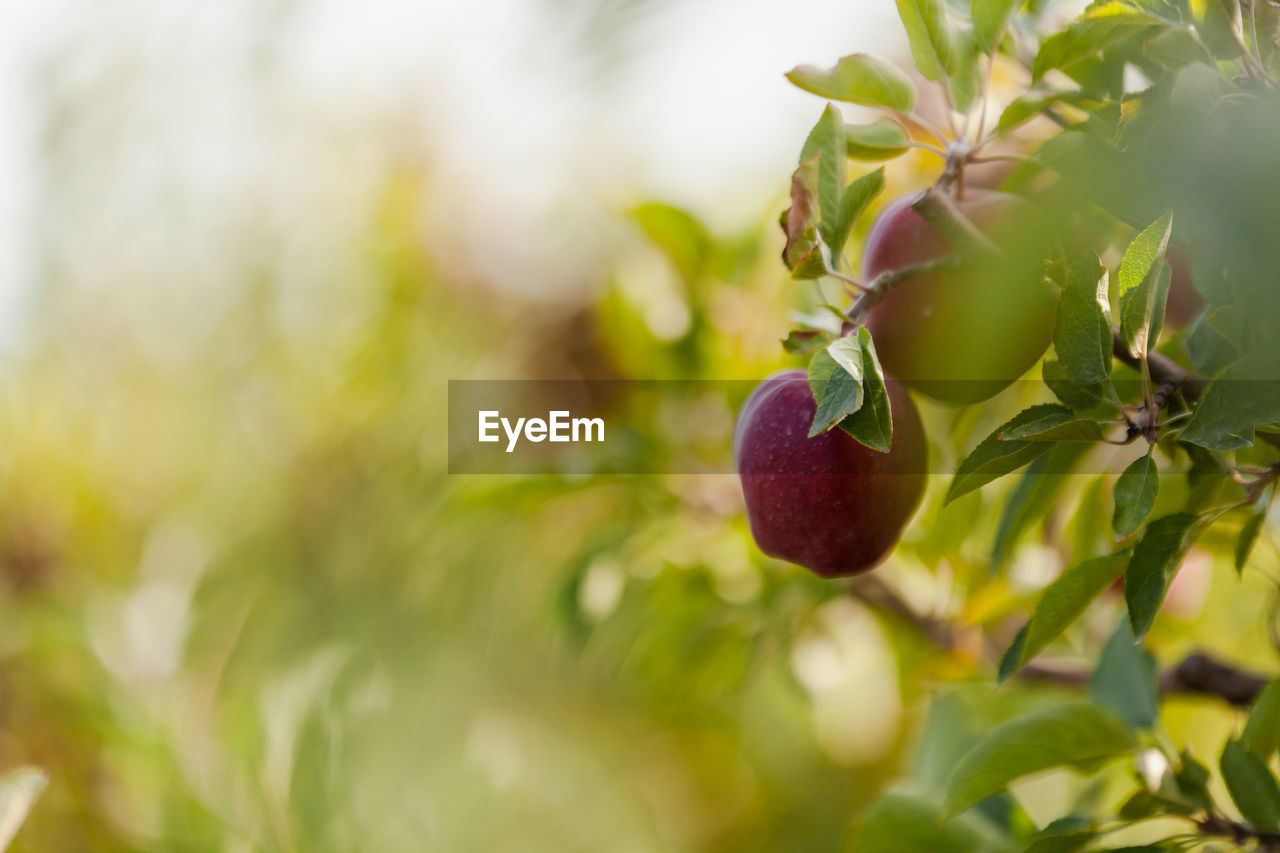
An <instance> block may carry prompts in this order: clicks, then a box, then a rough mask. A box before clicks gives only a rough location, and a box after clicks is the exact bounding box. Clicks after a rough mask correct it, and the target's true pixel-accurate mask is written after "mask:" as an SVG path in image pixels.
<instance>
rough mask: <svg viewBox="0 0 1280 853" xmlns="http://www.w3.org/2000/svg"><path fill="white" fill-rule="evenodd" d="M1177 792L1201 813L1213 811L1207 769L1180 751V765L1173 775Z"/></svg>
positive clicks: (1188, 754) (1184, 751)
mask: <svg viewBox="0 0 1280 853" xmlns="http://www.w3.org/2000/svg"><path fill="white" fill-rule="evenodd" d="M1173 782H1174V785H1175V786H1176V787H1177V792H1178V793H1179V794H1180V795H1181V796H1182V798H1183V799H1184V800H1186V801H1187V802H1188V803H1190V804H1191V805H1192V806H1193V807H1195V808H1197V809H1200V810H1201V811H1206V812H1208V811H1213V797H1212V796H1210V795H1209V768H1208V767H1205V766H1204V765H1203V764H1201V763H1200V762H1199V761H1196V759H1195V758H1194V757H1193V756H1192V755H1191V753H1190V752H1188V751H1187V750H1185V749H1184V750H1182V764H1181V766H1180V767H1178V769H1177V771H1176V772H1175V773H1174V774H1173Z"/></svg>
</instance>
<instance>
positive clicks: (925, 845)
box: [852, 793, 999, 853]
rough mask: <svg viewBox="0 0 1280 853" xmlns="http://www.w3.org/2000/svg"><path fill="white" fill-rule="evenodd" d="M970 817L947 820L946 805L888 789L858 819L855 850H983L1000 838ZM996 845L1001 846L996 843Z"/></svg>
mask: <svg viewBox="0 0 1280 853" xmlns="http://www.w3.org/2000/svg"><path fill="white" fill-rule="evenodd" d="M991 835H992V833H989V832H983V831H982V830H981V829H979V828H978V824H977V822H976V821H973V820H971V819H969V818H966V817H963V816H962V817H958V818H952V819H951V820H944V819H943V814H942V809H940V808H939V807H938V806H937V805H935V804H934V803H932V802H930V801H929V800H926V799H924V798H922V797H914V796H911V795H909V794H903V793H888V794H885V795H884V796H883V797H881V798H880V799H879V800H878V801H877V802H876V804H875V805H874V806H872V807H871V810H870V811H869V812H867V813H866V814H865V815H863V816H862V818H861V819H860V820H859V821H858V828H857V830H856V832H855V834H854V838H853V844H852V850H853V851H855V853H979V851H988V850H992V849H993V846H994V845H996V844H998V840H997V839H994V838H992V837H991ZM994 849H999V847H995V848H994Z"/></svg>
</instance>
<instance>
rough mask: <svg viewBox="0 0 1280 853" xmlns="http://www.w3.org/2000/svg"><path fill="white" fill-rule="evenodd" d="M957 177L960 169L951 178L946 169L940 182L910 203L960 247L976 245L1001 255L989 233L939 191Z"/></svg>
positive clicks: (988, 251) (917, 211)
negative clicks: (980, 228) (988, 235)
mask: <svg viewBox="0 0 1280 853" xmlns="http://www.w3.org/2000/svg"><path fill="white" fill-rule="evenodd" d="M948 169H950V166H948ZM958 177H959V174H958V172H957V173H956V174H954V175H952V176H951V178H950V180H948V176H947V173H945V172H944V173H943V177H942V179H940V180H939V181H938V185H937V186H934V187H932V188H931V189H928V190H925V191H924V193H922V194H921V195H920V197H919V198H918V199H916V200H915V201H914V202H912V203H911V206H912V208H914V209H915V211H916V213H919V214H920V215H921V216H923V217H924V218H925V219H927V220H929V222H930V223H932V224H933V226H934V227H935V228H937V229H938V230H939V231H941V232H942V234H943V236H945V237H946V238H947V239H948V240H950V241H951V243H952V244H953V245H954V246H956V247H957V248H965V247H968V246H975V247H977V248H979V249H981V250H982V251H984V252H987V253H990V254H999V253H1000V248H999V247H998V246H997V245H996V244H995V243H993V242H992V241H991V239H990V238H989V237H987V235H986V234H983V233H982V232H981V231H979V230H978V226H976V225H974V224H973V223H972V222H971V221H970V220H969V218H968V217H967V216H965V215H964V213H962V212H961V211H960V208H958V207H956V205H955V202H953V201H952V200H951V199H950V198H948V197H947V194H946V193H945V192H939V191H938V189H939V186H941V187H944V188H945V187H947V186H949V185H950V183H951V182H953V181H954V180H956V179H957V178H958Z"/></svg>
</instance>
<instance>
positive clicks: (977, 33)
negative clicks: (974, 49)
mask: <svg viewBox="0 0 1280 853" xmlns="http://www.w3.org/2000/svg"><path fill="white" fill-rule="evenodd" d="M1022 2H1023V0H973V3H972V4H970V7H969V17H970V19H971V20H972V21H973V37H974V39H975V40H976V41H977V43H978V49H979V50H981V51H982V52H983V53H991V52H992V51H993V50H995V49H996V47H997V46H999V44H1000V36H1001V35H1003V34H1004V29H1005V27H1006V26H1008V24H1009V19H1010V18H1012V17H1013V15H1014V13H1015V12H1016V11H1018V9H1019V7H1021V6H1022Z"/></svg>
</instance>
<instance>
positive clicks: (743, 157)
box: [0, 0, 905, 342]
mask: <svg viewBox="0 0 1280 853" xmlns="http://www.w3.org/2000/svg"><path fill="white" fill-rule="evenodd" d="M599 5H601V4H599V3H591V2H584V1H583V0H469V2H465V3H459V2H443V0H428V2H426V3H423V2H420V0H315V1H314V2H303V3H298V4H289V3H283V2H281V3H274V4H272V3H262V2H260V1H259V0H225V2H219V3H198V2H194V0H191V2H186V3H174V2H171V0H120V1H119V2H113V3H111V4H96V3H91V2H87V0H80V2H77V0H45V2H41V3H33V4H11V6H10V8H8V9H7V14H6V24H5V26H4V27H2V28H0V342H3V341H7V340H10V339H11V337H12V332H13V331H14V329H15V325H17V326H18V327H20V326H21V321H20V316H21V315H20V306H21V305H22V304H24V301H25V300H24V299H23V297H24V295H29V293H30V290H31V288H32V286H33V281H34V278H35V269H36V265H35V260H36V259H35V257H34V253H33V251H32V249H33V242H34V241H33V231H34V228H33V221H34V219H35V218H36V216H37V214H38V213H39V211H40V207H39V204H38V200H39V198H40V193H41V189H40V181H41V178H40V176H39V175H38V174H37V166H38V164H39V159H38V155H39V151H38V148H37V146H38V144H39V143H38V135H37V134H38V131H39V128H40V124H39V120H40V118H41V116H42V114H43V112H44V111H45V110H47V108H48V104H47V103H46V101H45V96H46V92H45V91H44V88H43V86H44V83H43V81H44V80H45V78H44V77H43V76H42V75H43V74H44V73H45V72H46V71H47V66H43V65H42V64H41V63H42V62H43V61H46V58H47V57H48V56H50V55H52V52H53V51H56V50H58V49H60V48H64V47H65V46H66V45H68V44H81V45H84V46H85V48H86V49H85V51H84V53H86V54H89V55H90V56H89V58H87V59H82V58H81V57H80V55H79V51H77V52H74V53H75V56H76V62H78V63H82V64H83V65H84V68H87V69H89V70H88V72H87V73H89V74H93V73H95V72H94V69H95V68H99V67H108V68H109V67H111V66H110V65H109V64H107V63H103V64H100V65H97V66H95V65H94V62H93V60H92V55H97V54H102V55H110V52H111V51H112V50H118V51H120V52H121V53H122V54H123V55H127V56H128V55H133V54H137V55H138V56H140V58H141V59H140V61H141V63H142V67H143V68H144V74H143V77H144V78H145V80H146V81H147V86H149V87H152V88H153V89H154V91H152V92H151V93H150V95H149V96H148V97H150V98H153V99H155V101H156V102H157V103H163V104H165V105H166V106H165V107H164V108H163V110H162V112H163V116H162V120H163V121H164V122H168V123H169V125H172V127H169V126H167V125H166V126H165V127H164V128H162V129H163V130H164V131H165V132H164V133H157V134H156V135H155V136H154V137H153V138H154V141H155V142H154V144H155V145H156V147H157V150H159V151H163V150H164V148H165V146H169V148H170V149H172V150H176V151H177V152H179V155H180V157H179V159H181V160H182V161H183V162H184V163H186V168H187V169H188V172H190V171H191V170H193V169H194V170H195V171H197V172H199V171H203V174H188V175H187V178H189V179H190V180H191V182H192V185H193V186H195V187H197V191H196V196H195V198H197V199H201V198H203V196H201V195H199V193H200V192H208V193H209V194H210V195H209V198H210V203H214V202H216V200H217V198H218V192H217V191H216V190H215V189H210V188H209V187H208V186H206V185H213V187H214V188H216V187H217V186H221V185H225V186H234V185H235V181H234V180H231V179H229V178H232V177H234V174H235V173H240V174H242V175H253V174H255V173H256V172H260V171H261V170H262V169H264V168H266V166H265V165H264V164H265V162H266V161H263V162H261V163H258V162H255V161H256V160H257V159H258V158H260V156H261V149H262V146H261V145H258V146H257V147H256V148H255V146H254V143H253V141H252V140H253V133H255V132H258V133H261V134H264V135H268V136H269V135H270V133H271V130H270V129H269V128H264V127H258V128H257V130H256V131H255V129H254V128H255V125H254V124H253V123H252V122H251V121H245V120H236V121H230V122H229V123H224V124H220V122H224V121H225V119H226V116H227V115H228V114H239V113H237V111H239V112H241V113H245V114H246V115H249V114H251V110H252V109H253V108H252V107H251V106H247V105H251V104H253V103H254V102H255V93H254V92H252V91H248V90H247V89H248V87H246V85H245V82H244V80H243V78H242V77H237V76H236V74H235V70H236V63H237V62H239V61H241V60H242V59H243V56H244V54H246V52H249V51H252V50H258V51H261V52H262V53H263V54H264V55H267V56H269V57H270V60H271V62H272V63H274V66H275V68H276V71H275V74H276V78H275V79H277V80H280V81H282V83H281V84H280V86H279V87H278V89H277V91H276V92H275V93H274V96H275V97H277V98H279V99H280V100H279V101H276V102H273V104H274V106H273V109H275V110H276V111H277V112H279V111H280V110H281V109H282V108H281V107H280V104H281V103H283V104H284V105H285V106H284V108H283V109H284V111H286V112H287V111H289V110H293V109H295V108H296V109H297V110H298V111H301V112H308V113H311V114H320V115H324V116H325V117H326V119H327V120H328V121H329V122H330V123H333V124H336V125H338V126H339V127H356V126H364V125H373V126H383V127H411V128H413V130H414V132H415V134H414V138H415V139H418V140H421V141H422V144H423V145H424V146H425V147H426V148H427V149H429V150H428V151H425V152H424V154H425V156H427V157H428V159H429V161H430V162H431V163H432V165H433V168H434V170H435V172H436V174H437V176H438V178H439V182H440V186H439V193H440V197H441V198H443V199H447V200H448V203H449V215H450V216H453V217H457V220H458V222H459V223H461V227H460V228H459V230H458V232H457V233H460V234H462V235H464V236H463V237H460V238H459V237H457V235H456V234H455V235H454V236H453V237H451V238H450V239H457V240H459V241H460V242H462V243H464V244H465V245H460V246H458V247H457V249H458V251H460V252H462V253H463V254H465V255H468V256H471V257H472V259H473V260H474V261H475V263H476V264H478V265H479V267H480V268H481V269H482V271H485V272H488V273H490V274H496V273H497V272H499V271H500V270H503V269H507V270H509V269H511V268H513V267H517V268H520V269H522V270H525V271H527V276H525V280H526V282H527V284H526V286H530V287H545V288H548V289H549V290H552V289H555V288H557V287H561V286H566V283H567V282H569V281H570V280H572V279H575V278H578V279H580V278H581V277H582V276H583V275H589V272H590V271H589V269H573V264H574V263H578V264H586V265H589V264H590V263H591V258H592V253H591V252H590V251H577V252H574V253H572V254H573V255H574V258H573V259H572V260H571V262H570V263H569V265H568V267H569V268H567V269H566V268H565V264H564V260H565V257H566V254H565V252H563V251H554V250H553V249H554V248H555V247H554V246H553V247H552V249H547V248H545V247H546V246H547V244H548V238H547V236H546V235H547V234H549V233H551V234H554V235H556V236H554V237H552V238H550V239H551V241H552V242H554V240H555V239H568V238H567V237H566V236H565V235H566V232H567V231H571V230H573V229H575V228H577V227H579V226H582V227H589V226H591V225H592V223H596V222H598V221H599V220H600V218H601V217H602V216H606V217H607V215H608V214H610V213H613V212H616V211H617V210H618V209H621V208H622V207H623V206H624V205H626V204H627V203H628V202H629V201H631V200H634V199H635V198H639V197H643V196H655V197H659V198H663V199H666V200H670V201H674V202H677V203H680V204H684V205H687V206H690V207H692V208H693V209H695V210H696V211H697V212H699V213H700V214H702V215H704V216H706V217H708V218H710V219H711V221H712V222H714V223H717V224H720V225H734V224H742V223H746V222H750V221H753V220H754V219H756V218H758V217H759V216H760V215H761V212H762V210H763V208H764V206H765V205H767V204H768V203H769V202H770V201H771V200H772V199H774V198H776V197H777V196H778V195H779V193H781V191H782V189H783V188H784V187H785V181H786V177H787V175H788V173H789V171H790V168H791V166H792V164H793V163H794V158H795V155H796V149H797V148H798V146H799V144H800V142H801V141H802V139H803V135H804V133H805V131H806V129H807V128H808V127H809V126H810V125H812V123H813V121H814V120H815V119H816V117H817V115H818V113H819V112H820V110H821V101H820V100H819V99H818V98H816V97H813V96H810V95H807V94H805V93H803V92H800V91H799V90H797V89H794V88H793V87H791V86H790V85H789V84H788V83H787V82H786V81H785V79H784V78H783V76H782V75H783V73H784V72H785V71H786V70H787V69H789V68H791V67H792V66H794V65H796V64H800V63H815V64H828V63H830V62H832V61H834V60H835V59H836V58H837V57H838V56H840V55H842V54H845V53H850V52H853V51H858V50H867V51H874V52H877V53H880V54H882V55H887V56H895V55H900V54H901V53H902V51H903V50H904V45H905V37H904V36H903V34H902V31H901V27H900V25H899V24H898V22H897V19H896V17H895V13H894V6H893V3H892V2H891V0H792V2H781V1H780V0H696V2H686V0H656V2H651V3H650V5H651V6H652V8H646V9H643V10H642V13H641V14H634V15H631V16H630V17H628V15H627V13H626V12H625V10H624V11H623V12H620V13H615V16H614V18H613V19H612V26H606V27H605V28H604V29H605V31H606V32H608V33H611V35H609V36H608V37H607V38H603V39H601V38H597V37H596V36H593V35H586V34H585V33H587V32H595V30H590V29H589V26H590V21H591V18H592V15H593V14H596V13H598V11H599V10H598V8H597V7H598V6H599ZM610 5H612V6H620V5H624V4H618V3H613V4H610ZM641 5H644V4H641ZM273 16H274V17H275V19H276V20H277V21H283V23H278V24H276V25H275V28H274V29H272V28H268V29H267V31H268V32H274V33H279V36H272V37H271V39H269V40H268V41H267V42H266V43H260V42H259V43H255V42H253V40H252V39H251V38H250V36H251V35H252V34H253V33H255V32H257V33H259V34H260V33H261V32H262V31H263V28H262V26H261V21H262V20H263V19H264V18H271V17H273ZM260 37H261V36H260V35H259V38H260ZM272 39H273V40H272ZM130 52H132V53H130ZM78 73H80V74H81V76H83V74H84V73H86V72H85V71H84V69H83V68H82V69H80V70H79V72H78ZM169 105H172V106H169ZM237 121H239V124H237ZM205 125H208V131H207V132H206V129H205V127H204V126H205ZM219 128H221V130H222V131H223V133H222V135H221V136H219V135H218V132H219ZM228 128H236V130H235V131H234V132H231V131H228V130H227V129H228ZM90 150H92V149H90ZM108 168H110V167H108ZM170 180H172V178H171V179H170ZM123 183H125V184H126V185H131V184H129V182H123ZM138 186H139V187H142V186H143V185H142V184H138ZM200 187H205V189H199V188H200ZM137 195H138V197H139V199H138V203H139V204H140V205H141V204H143V201H144V199H145V198H146V196H145V191H144V190H143V189H141V188H140V189H139V190H138V191H137ZM59 224H61V223H59ZM428 230H429V229H428ZM467 235H469V236H467ZM580 248H581V247H580ZM486 264H487V265H490V266H491V268H490V269H487V270H486V269H485V265H486Z"/></svg>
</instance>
